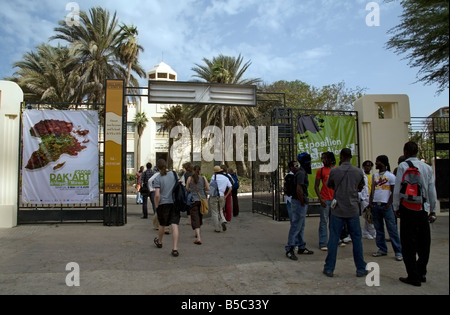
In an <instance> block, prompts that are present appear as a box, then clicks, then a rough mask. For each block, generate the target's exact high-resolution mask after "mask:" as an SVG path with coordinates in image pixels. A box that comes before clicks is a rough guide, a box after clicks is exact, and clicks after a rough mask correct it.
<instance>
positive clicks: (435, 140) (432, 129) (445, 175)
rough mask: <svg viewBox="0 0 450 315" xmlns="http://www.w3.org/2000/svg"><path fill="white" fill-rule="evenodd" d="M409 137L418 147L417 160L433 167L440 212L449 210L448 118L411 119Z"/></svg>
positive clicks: (449, 144)
mask: <svg viewBox="0 0 450 315" xmlns="http://www.w3.org/2000/svg"><path fill="white" fill-rule="evenodd" d="M409 131H410V134H409V137H410V139H411V140H412V141H414V142H416V143H417V144H418V146H419V154H418V158H419V159H423V160H424V161H425V162H427V163H428V164H430V165H433V164H434V166H435V174H436V178H435V180H436V192H437V197H438V200H439V201H440V206H441V211H444V212H448V211H449V210H448V209H449V189H448V188H449V155H450V154H449V152H450V141H449V117H448V116H447V117H426V118H423V117H413V118H411V124H410V126H409Z"/></svg>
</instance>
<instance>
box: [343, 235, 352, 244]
mask: <svg viewBox="0 0 450 315" xmlns="http://www.w3.org/2000/svg"><path fill="white" fill-rule="evenodd" d="M343 241H344V243H350V242H351V241H352V238H351V237H350V236H347V237H346V238H344V239H343Z"/></svg>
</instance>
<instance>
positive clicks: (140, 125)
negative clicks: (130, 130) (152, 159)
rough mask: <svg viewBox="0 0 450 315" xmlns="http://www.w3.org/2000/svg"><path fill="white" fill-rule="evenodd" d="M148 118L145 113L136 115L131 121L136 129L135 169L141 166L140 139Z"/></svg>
mask: <svg viewBox="0 0 450 315" xmlns="http://www.w3.org/2000/svg"><path fill="white" fill-rule="evenodd" d="M147 123H148V118H147V115H146V114H145V113H136V115H135V116H134V119H133V124H134V126H135V127H136V129H137V133H138V143H137V167H138V168H139V167H140V165H141V137H142V134H143V133H144V129H145V127H147Z"/></svg>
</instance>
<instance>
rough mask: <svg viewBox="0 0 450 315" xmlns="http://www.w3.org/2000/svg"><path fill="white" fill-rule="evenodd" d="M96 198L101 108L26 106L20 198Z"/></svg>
mask: <svg viewBox="0 0 450 315" xmlns="http://www.w3.org/2000/svg"><path fill="white" fill-rule="evenodd" d="M98 199H99V186H98V112H96V111H57V110H26V111H24V113H23V155H22V201H23V202H24V203H27V204H88V203H94V202H96V201H98Z"/></svg>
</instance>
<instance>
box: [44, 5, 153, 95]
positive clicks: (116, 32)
mask: <svg viewBox="0 0 450 315" xmlns="http://www.w3.org/2000/svg"><path fill="white" fill-rule="evenodd" d="M118 23H119V21H118V18H117V15H116V13H114V14H113V15H112V16H111V15H110V13H109V12H108V11H107V10H105V9H103V8H100V7H96V8H91V9H90V10H89V15H88V14H87V13H86V12H84V11H81V12H80V25H79V26H76V25H73V26H68V25H67V24H66V22H65V21H60V22H59V25H60V27H57V28H55V31H56V32H57V35H55V36H52V37H51V38H50V39H60V40H63V41H66V42H68V43H69V44H70V53H71V55H72V56H75V57H76V58H78V65H77V69H76V70H77V71H78V72H79V73H82V76H81V80H80V83H79V86H82V85H83V86H85V87H86V88H87V89H88V90H89V91H90V93H89V94H88V96H87V100H88V101H89V102H97V103H100V102H103V101H104V98H105V95H104V83H105V82H106V79H112V78H114V79H116V78H123V79H126V78H127V76H128V73H127V69H125V68H124V67H123V64H122V62H121V60H122V61H124V60H125V59H126V58H125V57H124V58H123V59H121V57H120V54H119V49H118V48H117V45H118V44H119V38H120V36H121V30H120V29H118ZM122 51H123V52H125V49H123V50H122ZM128 61H129V60H128ZM131 68H132V69H133V70H135V71H136V72H137V73H138V74H139V75H142V74H143V73H144V70H143V69H142V68H141V67H140V66H139V65H138V63H137V59H134V61H133V62H132V63H131ZM129 80H130V83H131V84H132V85H133V86H138V82H137V80H136V78H135V77H134V76H132V75H131V76H130V79H129Z"/></svg>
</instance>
